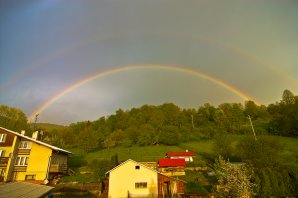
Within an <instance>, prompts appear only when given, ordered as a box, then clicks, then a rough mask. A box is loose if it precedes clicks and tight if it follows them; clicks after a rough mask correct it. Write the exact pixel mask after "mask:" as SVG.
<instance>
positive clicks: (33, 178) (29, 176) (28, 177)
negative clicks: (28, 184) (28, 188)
mask: <svg viewBox="0 0 298 198" xmlns="http://www.w3.org/2000/svg"><path fill="white" fill-rule="evenodd" d="M25 180H35V175H26V176H25Z"/></svg>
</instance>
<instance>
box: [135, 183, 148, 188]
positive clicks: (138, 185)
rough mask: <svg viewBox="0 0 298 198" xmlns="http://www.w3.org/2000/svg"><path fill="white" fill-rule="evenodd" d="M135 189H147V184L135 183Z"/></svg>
mask: <svg viewBox="0 0 298 198" xmlns="http://www.w3.org/2000/svg"><path fill="white" fill-rule="evenodd" d="M135 188H138V189H140V188H147V182H136V183H135Z"/></svg>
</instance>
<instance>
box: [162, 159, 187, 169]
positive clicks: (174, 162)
mask: <svg viewBox="0 0 298 198" xmlns="http://www.w3.org/2000/svg"><path fill="white" fill-rule="evenodd" d="M158 166H160V167H165V166H171V167H173V166H186V162H185V160H184V159H170V158H162V159H159V160H158Z"/></svg>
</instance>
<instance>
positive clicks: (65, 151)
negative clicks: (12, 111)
mask: <svg viewBox="0 0 298 198" xmlns="http://www.w3.org/2000/svg"><path fill="white" fill-rule="evenodd" d="M0 129H2V130H4V131H7V132H9V133H12V134H14V135H16V136H19V137H22V138H24V139H27V140H29V141H32V142H35V143H37V144H40V145H43V146H46V147H49V148H51V149H52V150H55V151H58V152H63V153H67V154H72V152H70V151H67V150H64V149H61V148H58V147H56V146H52V145H50V144H47V143H45V142H42V141H39V140H36V139H34V138H31V137H28V136H25V135H22V134H20V133H17V132H15V131H11V130H9V129H5V128H3V127H0Z"/></svg>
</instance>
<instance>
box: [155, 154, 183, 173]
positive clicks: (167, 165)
mask: <svg viewBox="0 0 298 198" xmlns="http://www.w3.org/2000/svg"><path fill="white" fill-rule="evenodd" d="M185 166H186V162H185V160H184V159H170V158H162V159H159V160H158V170H159V171H160V172H162V173H163V174H165V175H167V176H179V175H185Z"/></svg>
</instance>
